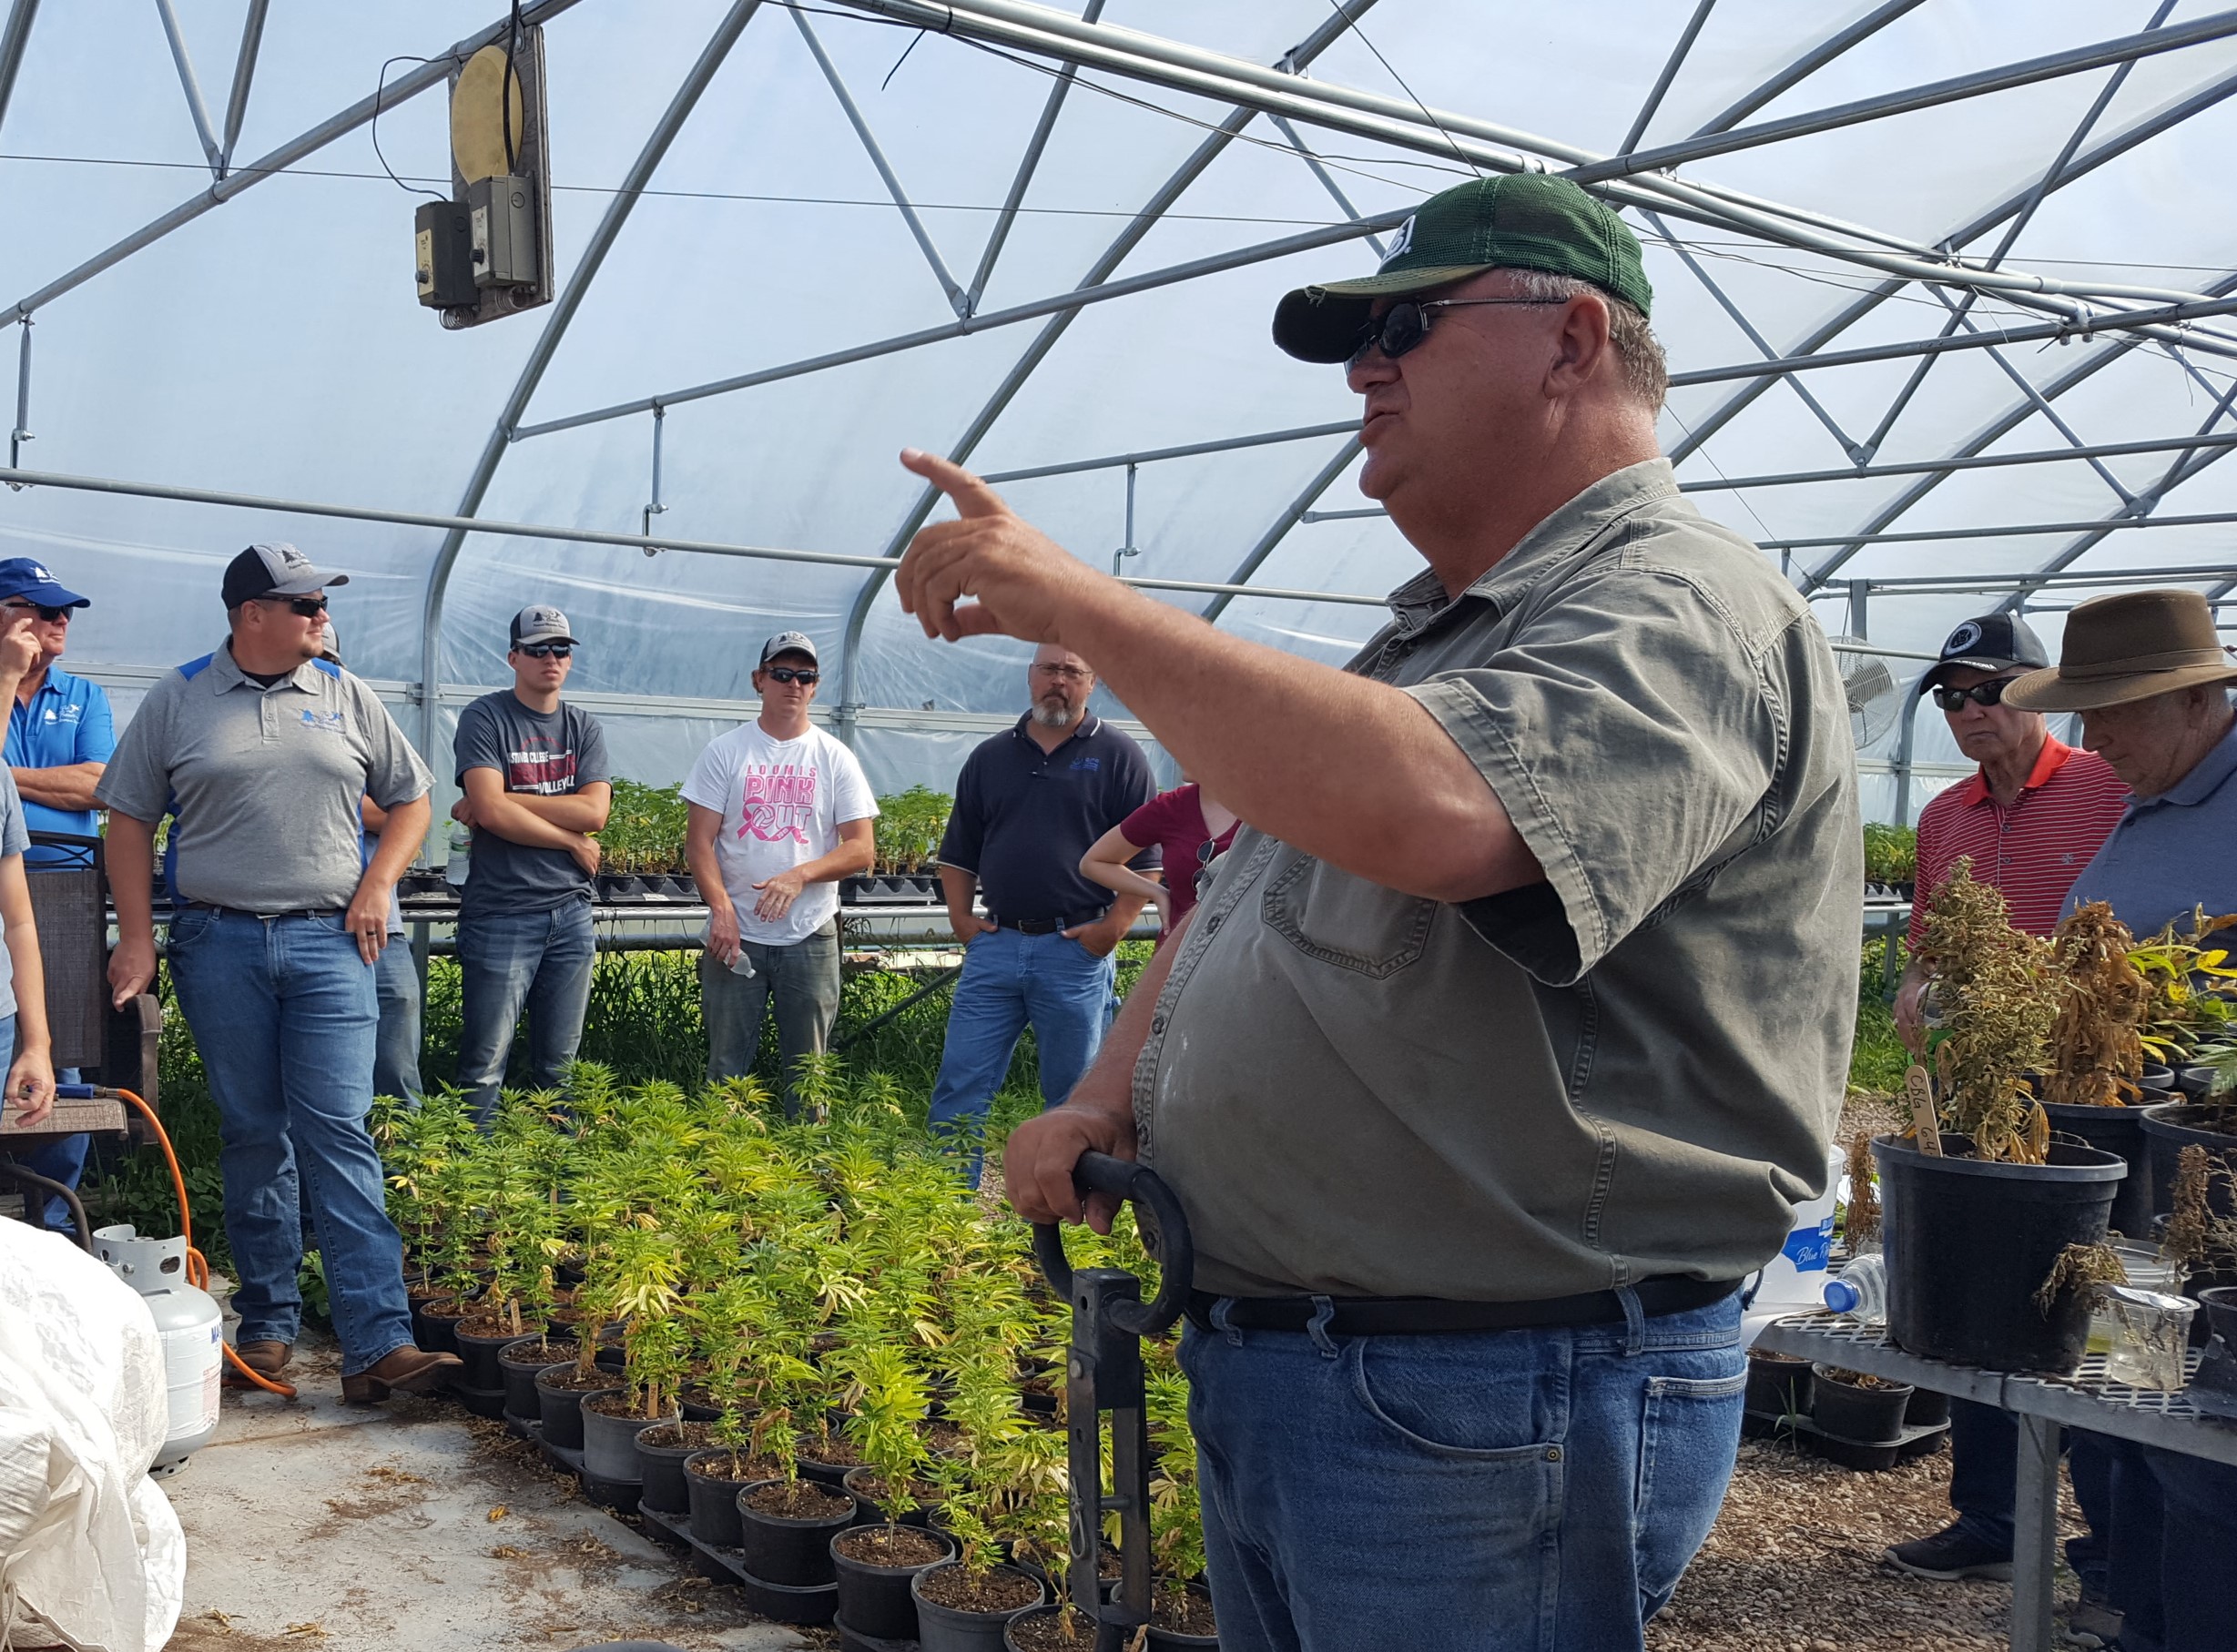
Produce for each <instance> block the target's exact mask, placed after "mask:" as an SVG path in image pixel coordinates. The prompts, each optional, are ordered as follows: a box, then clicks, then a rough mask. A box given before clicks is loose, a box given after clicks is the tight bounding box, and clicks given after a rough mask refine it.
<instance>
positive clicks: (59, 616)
mask: <svg viewBox="0 0 2237 1652" xmlns="http://www.w3.org/2000/svg"><path fill="white" fill-rule="evenodd" d="M0 608H5V609H6V610H8V612H9V613H36V614H37V615H38V616H39V618H41V619H43V620H45V621H46V623H48V624H49V625H52V624H54V623H56V621H58V620H59V621H65V622H66V621H67V620H68V619H69V617H70V610H68V609H67V608H49V607H48V606H47V605H46V603H19V602H6V603H0Z"/></svg>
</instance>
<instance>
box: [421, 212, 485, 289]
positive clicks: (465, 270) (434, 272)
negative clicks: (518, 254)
mask: <svg viewBox="0 0 2237 1652" xmlns="http://www.w3.org/2000/svg"><path fill="white" fill-rule="evenodd" d="M416 228H417V230H418V234H417V236H416V237H415V238H414V239H415V243H416V246H415V251H416V255H417V263H418V269H419V279H420V302H421V303H422V304H424V305H426V306H427V307H428V308H429V309H457V308H458V307H459V306H461V305H467V306H471V305H473V303H474V302H475V300H476V299H477V298H478V297H479V296H480V295H479V294H477V293H476V292H475V290H474V281H473V237H472V236H471V235H470V234H469V233H468V230H467V218H466V209H465V208H463V207H461V206H460V205H459V204H458V203H457V202H455V201H428V202H426V203H425V204H424V205H422V207H421V208H420V210H419V214H418V218H417V219H416Z"/></svg>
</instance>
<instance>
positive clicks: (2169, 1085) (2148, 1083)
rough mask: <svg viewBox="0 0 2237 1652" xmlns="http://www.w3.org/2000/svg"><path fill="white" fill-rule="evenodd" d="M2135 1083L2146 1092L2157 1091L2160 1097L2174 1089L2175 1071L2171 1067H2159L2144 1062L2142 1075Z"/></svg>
mask: <svg viewBox="0 0 2237 1652" xmlns="http://www.w3.org/2000/svg"><path fill="white" fill-rule="evenodd" d="M2136 1082H2137V1083H2138V1085H2140V1087H2141V1088H2143V1089H2144V1090H2157V1091H2159V1092H2160V1093H2161V1095H2165V1094H2166V1093H2167V1092H2168V1091H2169V1090H2172V1089H2174V1088H2175V1069H2173V1068H2171V1067H2161V1066H2158V1065H2156V1064H2155V1063H2152V1062H2146V1063H2145V1064H2144V1070H2143V1073H2142V1075H2141V1076H2140V1078H2138V1079H2137V1080H2136Z"/></svg>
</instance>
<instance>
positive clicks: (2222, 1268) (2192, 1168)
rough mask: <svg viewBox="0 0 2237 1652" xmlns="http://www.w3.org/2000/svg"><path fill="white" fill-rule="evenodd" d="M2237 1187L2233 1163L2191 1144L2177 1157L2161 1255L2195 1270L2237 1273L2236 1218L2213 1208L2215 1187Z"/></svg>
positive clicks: (2235, 1188) (2236, 1189)
mask: <svg viewBox="0 0 2237 1652" xmlns="http://www.w3.org/2000/svg"><path fill="white" fill-rule="evenodd" d="M2217 1181H2219V1182H2221V1183H2222V1184H2223V1185H2224V1186H2225V1187H2228V1188H2231V1189H2232V1191H2237V1175H2232V1173H2231V1171H2230V1168H2229V1165H2228V1163H2227V1162H2226V1161H2225V1160H2222V1159H2220V1158H2218V1157H2217V1156H2216V1155H2214V1154H2212V1153H2210V1152H2208V1151H2207V1150H2205V1149H2204V1148H2202V1147H2201V1146H2199V1145H2198V1144H2197V1143H2196V1142H2191V1144H2190V1145H2188V1146H2186V1147H2184V1148H2183V1149H2182V1150H2181V1151H2180V1152H2178V1153H2177V1154H2176V1155H2175V1181H2174V1186H2173V1187H2172V1188H2171V1190H2170V1191H2169V1200H2168V1203H2169V1214H2168V1218H2167V1231H2165V1232H2164V1233H2163V1234H2161V1238H2160V1254H2161V1256H2162V1257H2164V1258H2165V1259H2166V1260H2167V1261H2169V1262H2181V1263H2182V1264H2183V1265H2185V1266H2186V1267H2188V1268H2190V1269H2191V1271H2192V1272H2199V1273H2225V1272H2237V1217H2229V1216H2222V1215H2220V1214H2218V1213H2217V1212H2216V1211H2215V1210H2214V1208H2213V1198H2212V1194H2213V1186H2214V1183H2215V1182H2217Z"/></svg>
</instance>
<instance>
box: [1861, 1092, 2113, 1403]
mask: <svg viewBox="0 0 2237 1652" xmlns="http://www.w3.org/2000/svg"><path fill="white" fill-rule="evenodd" d="M1971 1148H1972V1143H1971V1142H1970V1141H1968V1140H1967V1139H1966V1138H1965V1137H1963V1136H1949V1135H1946V1136H1944V1137H1943V1138H1942V1155H1943V1156H1942V1157H1940V1158H1938V1159H1937V1158H1934V1157H1931V1156H1930V1155H1928V1154H1926V1153H1922V1152H1920V1151H1919V1150H1917V1148H1916V1147H1913V1146H1912V1145H1910V1144H1909V1143H1908V1142H1906V1141H1904V1140H1901V1139H1900V1138H1897V1137H1894V1136H1880V1137H1876V1138H1875V1139H1874V1140H1873V1143H1872V1156H1873V1157H1874V1158H1875V1159H1876V1160H1878V1162H1879V1172H1880V1204H1881V1207H1882V1210H1883V1211H1884V1215H1883V1218H1882V1233H1883V1238H1884V1249H1885V1252H1886V1261H1887V1329H1888V1334H1889V1335H1890V1336H1891V1337H1893V1339H1894V1340H1895V1343H1896V1346H1897V1347H1900V1348H1903V1349H1906V1350H1907V1351H1908V1352H1910V1353H1917V1354H1923V1355H1925V1356H1926V1357H1927V1358H1928V1359H1937V1360H1947V1361H1949V1362H1950V1363H1952V1364H1957V1365H1979V1366H1985V1367H1986V1368H1988V1370H1991V1371H2059V1372H2069V1371H2072V1370H2073V1369H2074V1368H2075V1367H2076V1366H2078V1365H2079V1364H2080V1363H2081V1354H2082V1345H2083V1343H2085V1341H2086V1340H2087V1339H2088V1336H2089V1330H2090V1302H2089V1295H2088V1293H2087V1292H2080V1291H2069V1292H2066V1293H2065V1294H2064V1295H2063V1296H2061V1297H2060V1298H2059V1301H2058V1302H2055V1303H2054V1304H2053V1305H2052V1309H2051V1312H2049V1314H2048V1315H2046V1314H2044V1313H2043V1312H2041V1311H2040V1310H2039V1309H2038V1308H2037V1307H2036V1305H2035V1292H2036V1291H2037V1290H2038V1288H2039V1287H2040V1286H2041V1284H2042V1282H2043V1281H2044V1280H2045V1279H2046V1278H2048V1277H2049V1273H2050V1270H2051V1268H2052V1266H2053V1265H2054V1264H2055V1263H2056V1262H2058V1260H2059V1252H2062V1251H2064V1250H2065V1249H2066V1247H2067V1246H2068V1245H2070V1244H2080V1245H2087V1244H2095V1243H2097V1242H2099V1241H2100V1240H2101V1239H2103V1238H2104V1237H2105V1219H2106V1217H2107V1216H2108V1215H2110V1213H2111V1211H2112V1202H2113V1194H2114V1191H2115V1190H2116V1189H2117V1187H2118V1186H2119V1183H2120V1178H2121V1177H2122V1176H2123V1175H2125V1174H2126V1173H2127V1171H2128V1166H2127V1165H2126V1163H2124V1162H2123V1161H2122V1160H2120V1159H2119V1158H2117V1157H2116V1156H2115V1155H2113V1154H2111V1153H2104V1152H2100V1151H2098V1150H2096V1149H2095V1148H2087V1147H2069V1146H2068V1145H2067V1144H2066V1143H2064V1142H2062V1141H2054V1142H2052V1143H2051V1146H2050V1155H2049V1163H2047V1164H1998V1163H1991V1162H1988V1161H1986V1160H1978V1159H1967V1158H1960V1157H1957V1155H1958V1154H1961V1153H1965V1152H1969V1151H1970V1150H1971Z"/></svg>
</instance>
